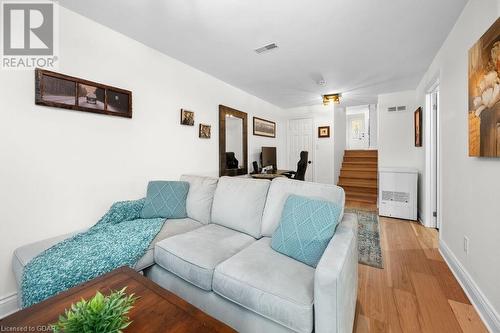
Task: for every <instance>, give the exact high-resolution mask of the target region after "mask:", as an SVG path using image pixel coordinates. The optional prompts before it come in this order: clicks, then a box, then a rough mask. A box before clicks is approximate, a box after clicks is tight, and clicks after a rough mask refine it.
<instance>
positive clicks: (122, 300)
mask: <svg viewBox="0 0 500 333" xmlns="http://www.w3.org/2000/svg"><path fill="white" fill-rule="evenodd" d="M125 289H126V287H125V288H123V289H122V290H119V291H113V292H111V294H110V295H109V296H104V295H103V294H101V293H100V292H99V291H98V292H97V293H96V294H95V296H94V297H92V299H90V300H84V299H82V300H81V301H79V302H77V303H76V304H72V305H71V308H70V309H69V310H68V309H67V310H65V313H64V315H61V316H59V321H58V322H57V323H55V324H53V325H52V329H53V330H54V333H97V332H99V333H121V332H122V330H123V329H125V328H127V327H128V326H129V325H130V324H131V323H132V321H131V320H130V318H129V317H128V315H127V314H128V313H129V311H130V309H132V307H133V304H134V302H135V301H136V299H137V297H134V294H131V295H127V294H125Z"/></svg>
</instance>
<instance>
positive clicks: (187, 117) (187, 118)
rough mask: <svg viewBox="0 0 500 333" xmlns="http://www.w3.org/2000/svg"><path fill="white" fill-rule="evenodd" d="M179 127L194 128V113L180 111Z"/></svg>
mask: <svg viewBox="0 0 500 333" xmlns="http://www.w3.org/2000/svg"><path fill="white" fill-rule="evenodd" d="M181 125H187V126H194V112H193V111H188V110H185V109H181Z"/></svg>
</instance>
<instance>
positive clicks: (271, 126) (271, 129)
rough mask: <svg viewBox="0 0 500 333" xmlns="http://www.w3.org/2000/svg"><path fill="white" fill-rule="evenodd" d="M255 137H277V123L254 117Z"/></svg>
mask: <svg viewBox="0 0 500 333" xmlns="http://www.w3.org/2000/svg"><path fill="white" fill-rule="evenodd" d="M253 135H258V136H265V137H267V138H275V137H276V123H275V122H273V121H270V120H265V119H262V118H257V117H253Z"/></svg>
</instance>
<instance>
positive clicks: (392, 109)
mask: <svg viewBox="0 0 500 333" xmlns="http://www.w3.org/2000/svg"><path fill="white" fill-rule="evenodd" d="M387 111H389V112H402V111H406V106H405V105H400V106H390V107H388V108H387Z"/></svg>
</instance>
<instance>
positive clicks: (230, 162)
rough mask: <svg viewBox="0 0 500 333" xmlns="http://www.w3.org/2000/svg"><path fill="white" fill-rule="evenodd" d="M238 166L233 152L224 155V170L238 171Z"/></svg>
mask: <svg viewBox="0 0 500 333" xmlns="http://www.w3.org/2000/svg"><path fill="white" fill-rule="evenodd" d="M238 164H239V163H238V160H237V159H236V157H234V153H233V152H228V153H226V169H238Z"/></svg>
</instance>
